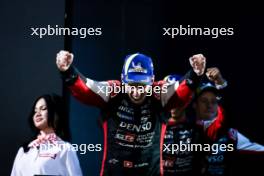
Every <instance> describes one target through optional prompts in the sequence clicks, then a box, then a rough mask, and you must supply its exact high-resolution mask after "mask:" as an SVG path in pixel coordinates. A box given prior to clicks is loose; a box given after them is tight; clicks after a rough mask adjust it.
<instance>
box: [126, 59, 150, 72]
mask: <svg viewBox="0 0 264 176" xmlns="http://www.w3.org/2000/svg"><path fill="white" fill-rule="evenodd" d="M128 72H139V73H147V70H146V69H144V68H143V67H142V66H141V63H140V62H138V63H137V65H136V64H135V62H134V61H132V68H130V69H129V70H128Z"/></svg>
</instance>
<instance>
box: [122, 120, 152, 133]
mask: <svg viewBox="0 0 264 176" xmlns="http://www.w3.org/2000/svg"><path fill="white" fill-rule="evenodd" d="M119 126H120V127H121V128H125V129H127V130H129V131H136V132H144V131H148V130H150V129H151V126H152V124H151V122H147V123H145V124H142V125H135V124H130V123H126V122H121V123H120V125H119Z"/></svg>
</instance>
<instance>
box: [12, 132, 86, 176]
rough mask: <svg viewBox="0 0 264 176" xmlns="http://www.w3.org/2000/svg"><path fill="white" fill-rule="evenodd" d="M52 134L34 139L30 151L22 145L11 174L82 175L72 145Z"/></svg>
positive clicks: (27, 175)
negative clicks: (25, 150) (26, 150)
mask: <svg viewBox="0 0 264 176" xmlns="http://www.w3.org/2000/svg"><path fill="white" fill-rule="evenodd" d="M52 135H53V136H52ZM52 135H49V136H47V135H46V136H45V137H44V138H42V139H40V138H39V137H38V139H36V140H34V141H32V142H31V143H30V144H29V147H30V148H29V151H28V152H24V149H23V147H20V149H19V150H18V153H17V155H16V158H15V161H14V164H13V169H12V172H11V176H33V175H56V176H57V175H61V176H82V171H81V168H80V164H79V160H78V157H77V154H76V151H74V150H73V147H72V145H71V144H70V143H68V142H65V141H63V140H61V139H60V138H59V137H56V136H55V137H54V134H52ZM51 136H52V137H51Z"/></svg>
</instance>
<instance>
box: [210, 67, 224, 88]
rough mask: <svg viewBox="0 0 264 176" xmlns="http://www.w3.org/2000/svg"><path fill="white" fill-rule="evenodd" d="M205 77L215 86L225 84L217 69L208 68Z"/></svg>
mask: <svg viewBox="0 0 264 176" xmlns="http://www.w3.org/2000/svg"><path fill="white" fill-rule="evenodd" d="M206 76H207V78H208V79H209V80H210V81H213V82H214V83H215V84H216V85H222V84H224V82H225V79H224V78H223V76H222V74H221V72H220V70H219V69H218V68H217V67H212V68H208V69H207V71H206Z"/></svg>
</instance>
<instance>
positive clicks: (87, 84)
mask: <svg viewBox="0 0 264 176" xmlns="http://www.w3.org/2000/svg"><path fill="white" fill-rule="evenodd" d="M73 57H74V56H73V54H72V53H70V52H68V51H60V52H59V53H58V54H57V57H56V64H57V67H58V69H59V71H60V72H61V75H62V79H63V82H64V84H65V85H66V86H67V87H68V88H69V90H70V91H71V94H72V95H73V96H74V97H75V98H76V99H78V100H79V101H81V102H82V103H85V104H88V105H92V106H96V107H103V106H104V105H105V104H106V102H108V101H109V98H110V96H111V94H110V91H109V88H110V87H113V86H114V85H116V84H119V82H118V81H106V82H97V81H94V80H91V79H89V78H85V77H84V76H83V75H82V74H81V73H80V72H79V71H78V70H77V69H76V68H75V67H74V66H72V63H73Z"/></svg>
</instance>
